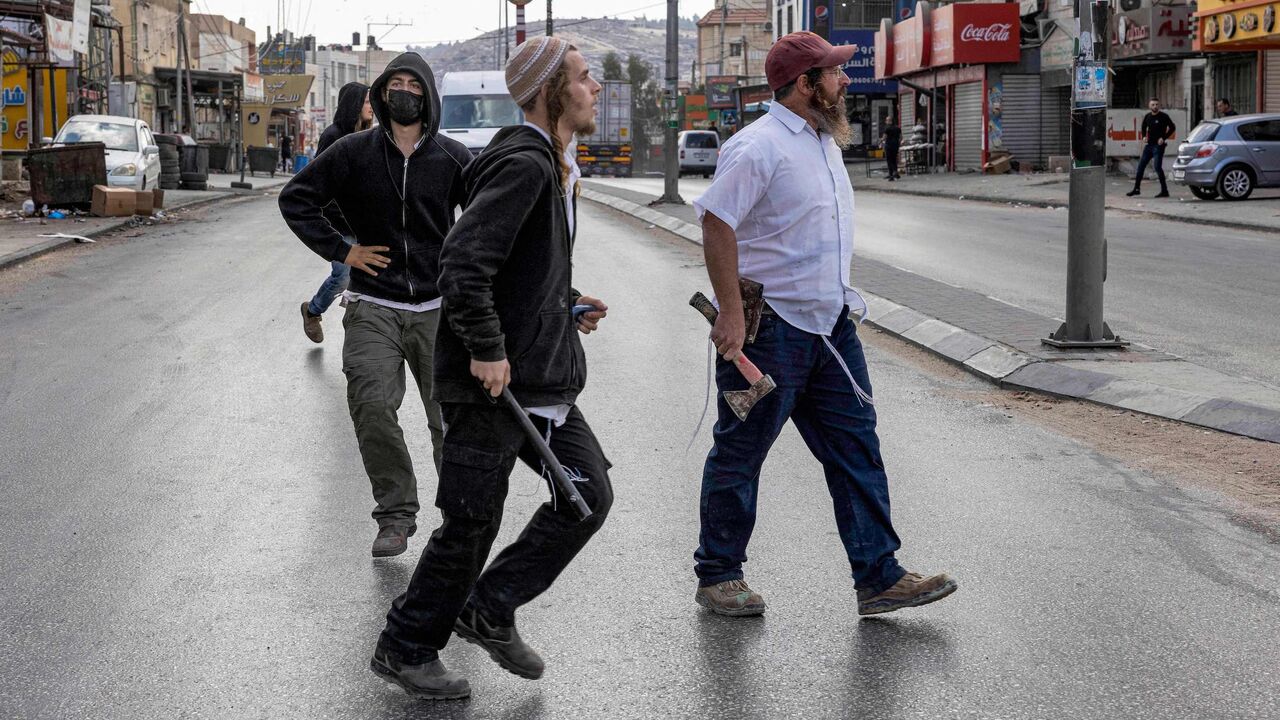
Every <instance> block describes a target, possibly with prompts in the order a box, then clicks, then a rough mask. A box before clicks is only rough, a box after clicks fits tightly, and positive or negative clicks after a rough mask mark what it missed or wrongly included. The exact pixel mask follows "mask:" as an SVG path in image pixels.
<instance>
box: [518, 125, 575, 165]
mask: <svg viewBox="0 0 1280 720" xmlns="http://www.w3.org/2000/svg"><path fill="white" fill-rule="evenodd" d="M524 126H525V127H531V128H533V129H534V130H537V131H538V134H539V135H541V136H542V139H543V140H546V141H547V143H548V144H550V145H551V146H552V147H555V143H552V142H551V135H550V134H549V133H548V132H547V131H546V130H543V129H542V126H541V125H537V124H534V123H531V122H529V121H528V120H525V121H524ZM564 159H565V162H566V163H568V165H569V170H570V172H572V171H573V170H575V169H577V162H578V146H577V145H573V144H572V143H571V144H570V147H567V148H565V149H564Z"/></svg>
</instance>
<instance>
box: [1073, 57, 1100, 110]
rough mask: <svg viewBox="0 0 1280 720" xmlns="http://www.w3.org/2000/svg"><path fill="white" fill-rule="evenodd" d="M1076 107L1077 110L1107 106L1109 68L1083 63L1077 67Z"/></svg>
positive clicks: (1097, 64) (1098, 64)
mask: <svg viewBox="0 0 1280 720" xmlns="http://www.w3.org/2000/svg"><path fill="white" fill-rule="evenodd" d="M1074 90H1075V92H1074V100H1075V102H1074V105H1075V107H1077V108H1088V107H1106V106H1107V66H1106V65H1105V64H1104V63H1081V64H1079V65H1077V66H1076V82H1075V85H1074Z"/></svg>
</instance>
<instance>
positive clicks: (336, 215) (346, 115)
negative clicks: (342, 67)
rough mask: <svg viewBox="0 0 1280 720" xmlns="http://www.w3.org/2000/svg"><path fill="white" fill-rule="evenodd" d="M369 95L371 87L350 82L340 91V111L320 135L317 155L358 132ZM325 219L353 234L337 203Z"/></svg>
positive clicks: (329, 206)
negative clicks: (346, 136)
mask: <svg viewBox="0 0 1280 720" xmlns="http://www.w3.org/2000/svg"><path fill="white" fill-rule="evenodd" d="M368 94H369V86H368V85H365V84H364V83H358V82H349V83H347V84H346V85H343V86H342V89H341V90H339V91H338V109H337V110H336V111H335V112H334V113H333V124H332V125H330V126H329V127H327V128H325V129H324V132H322V133H320V142H318V143H316V155H317V156H319V155H320V153H322V152H324V151H325V148H327V147H329V146H330V145H332V144H333V143H334V142H335V141H336V140H337V139H338V138H340V137H342V136H344V135H350V134H351V133H353V132H355V131H356V126H357V125H359V123H360V112H361V111H362V110H364V96H365V95H368ZM324 219H325V220H328V221H329V224H330V225H332V226H333V229H334V230H337V231H338V232H340V233H342V234H343V235H350V234H351V226H349V225H347V219H346V218H344V217H342V211H341V210H339V209H338V205H337V203H329V205H328V206H326V207H325V209H324Z"/></svg>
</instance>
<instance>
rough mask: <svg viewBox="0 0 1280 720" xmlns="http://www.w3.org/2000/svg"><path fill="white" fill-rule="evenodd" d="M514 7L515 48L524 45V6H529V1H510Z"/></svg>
mask: <svg viewBox="0 0 1280 720" xmlns="http://www.w3.org/2000/svg"><path fill="white" fill-rule="evenodd" d="M511 2H513V3H515V5H516V47H520V46H521V45H523V44H524V37H525V25H524V6H525V5H528V4H529V0H511Z"/></svg>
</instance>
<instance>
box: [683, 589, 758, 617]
mask: <svg viewBox="0 0 1280 720" xmlns="http://www.w3.org/2000/svg"><path fill="white" fill-rule="evenodd" d="M693 599H694V600H696V601H697V602H698V604H699V605H701V606H702V607H704V608H706V609H708V610H710V611H711V612H713V613H715V614H717V615H728V616H730V617H744V616H747V615H763V614H764V609H765V604H764V598H762V597H760V593H758V592H756V591H754V590H752V589H751V588H749V587H747V581H746V580H726V581H724V582H722V583H717V584H715V585H708V586H706V587H700V588H698V592H697V594H696V595H694V596H693Z"/></svg>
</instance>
